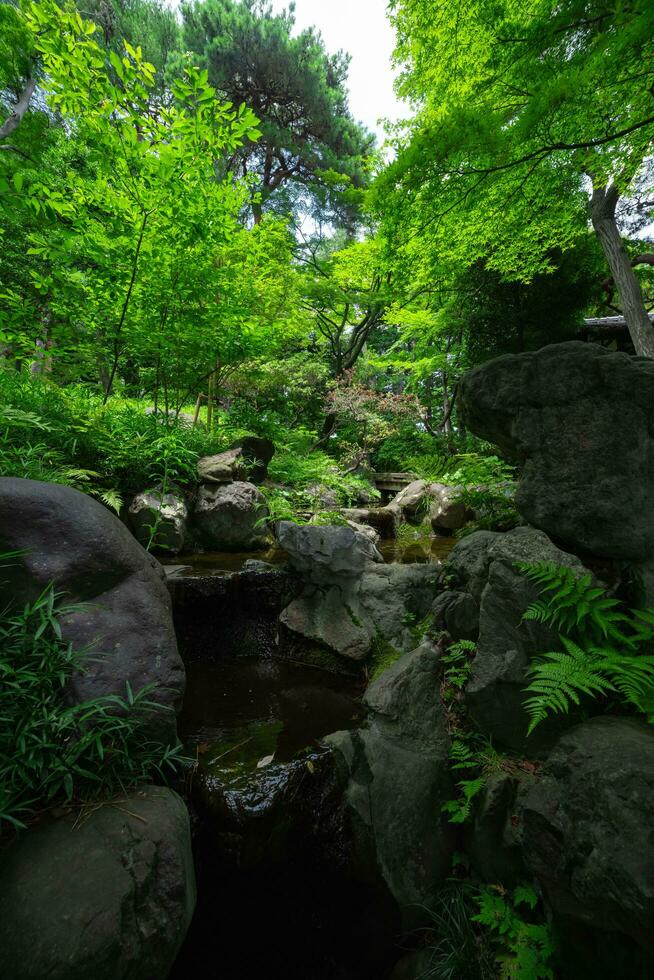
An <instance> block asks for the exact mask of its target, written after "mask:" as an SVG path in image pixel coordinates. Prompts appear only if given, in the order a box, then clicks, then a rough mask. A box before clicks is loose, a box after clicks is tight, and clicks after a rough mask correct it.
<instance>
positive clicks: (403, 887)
mask: <svg viewBox="0 0 654 980" xmlns="http://www.w3.org/2000/svg"><path fill="white" fill-rule="evenodd" d="M437 669H438V653H437V651H436V649H435V648H434V646H433V645H432V644H431V643H429V642H428V641H425V642H423V644H422V645H421V646H420V647H418V648H417V649H416V650H414V651H413V652H411V653H408V654H407V655H406V656H404V657H402V658H401V659H400V660H398V661H397V662H396V663H395V664H394V665H393V666H392V667H390V668H389V669H388V670H386V671H385V672H384V673H383V674H382V675H381V677H379V679H378V680H377V681H375V682H374V683H373V684H372V685H371V686H370V687H369V688H368V690H367V692H366V695H365V698H364V702H365V705H366V707H367V709H368V712H369V717H368V720H367V721H366V723H365V724H364V726H363V727H362V728H361V729H359V730H358V731H356V730H355V731H349V732H337V733H335V734H333V735H330V736H328V738H327V739H326V741H327V744H328V745H330V746H331V748H332V749H333V751H334V754H335V757H336V760H337V772H338V774H339V778H340V781H341V784H342V786H343V787H344V793H345V806H346V812H347V814H348V816H349V819H350V822H351V826H352V829H353V832H354V840H355V842H356V844H355V847H356V851H357V854H356V860H355V866H357V867H358V868H359V869H360V871H361V873H363V874H366V873H367V874H368V875H369V876H370V877H372V876H374V875H380V876H381V878H382V880H383V882H384V883H385V885H386V887H387V888H388V890H389V892H390V893H391V895H392V896H393V898H394V899H395V902H396V903H397V905H398V906H399V909H400V910H401V912H402V917H403V921H404V925H405V927H407V928H411V927H413V926H415V925H416V924H418V923H419V922H421V920H422V919H423V918H424V910H425V907H429V906H430V905H432V904H433V902H434V901H435V898H436V895H437V893H438V890H439V888H440V887H441V885H442V883H443V881H444V880H445V878H446V877H447V875H448V874H449V871H450V862H451V854H452V848H453V846H454V841H453V834H452V828H451V826H450V825H448V824H447V823H446V822H445V821H444V820H442V819H441V806H442V804H443V803H444V802H445V801H446V800H448V799H451V797H452V795H453V788H452V784H451V779H450V775H449V769H448V753H449V749H450V739H449V736H448V734H447V728H446V724H445V718H444V712H443V708H442V705H441V701H440V696H439V690H438V684H437V683H436V682H435V678H436V677H437Z"/></svg>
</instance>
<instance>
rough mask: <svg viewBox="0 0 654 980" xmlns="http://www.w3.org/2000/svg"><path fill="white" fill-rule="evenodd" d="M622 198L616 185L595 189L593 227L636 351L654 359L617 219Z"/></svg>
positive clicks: (653, 338) (653, 334)
mask: <svg viewBox="0 0 654 980" xmlns="http://www.w3.org/2000/svg"><path fill="white" fill-rule="evenodd" d="M619 196H620V194H619V191H618V189H617V187H616V186H615V185H614V184H611V185H610V186H609V187H593V196H592V199H591V218H592V222H593V228H594V229H595V233H596V235H597V237H598V239H599V242H600V245H601V246H602V250H603V252H604V255H605V257H606V261H607V262H608V265H609V268H610V270H611V274H612V276H613V279H614V281H615V284H616V286H617V289H618V293H619V294H620V300H621V302H622V309H623V312H624V318H625V320H626V321H627V327H628V329H629V336H630V337H631V340H632V342H633V345H634V348H635V351H636V353H637V354H640V355H641V356H642V357H651V358H654V329H653V328H652V324H651V323H650V319H649V316H648V314H647V310H646V308H645V300H644V299H643V293H642V290H641V288H640V283H639V282H638V279H637V278H636V275H635V273H634V270H633V267H632V265H631V260H630V258H629V256H628V255H627V250H626V249H625V247H624V243H623V241H622V236H621V235H620V231H619V229H618V225H617V222H616V220H615V209H616V205H617V203H618V198H619Z"/></svg>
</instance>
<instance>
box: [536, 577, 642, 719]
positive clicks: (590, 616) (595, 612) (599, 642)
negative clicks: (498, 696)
mask: <svg viewBox="0 0 654 980" xmlns="http://www.w3.org/2000/svg"><path fill="white" fill-rule="evenodd" d="M518 567H519V568H520V569H521V571H523V572H524V573H525V574H526V575H527V577H528V578H529V579H530V580H531V581H532V582H534V583H535V584H536V585H537V586H539V587H540V590H541V592H542V593H544V594H546V595H547V599H546V600H543V599H541V600H538V601H536V602H535V603H532V605H530V606H529V608H528V609H527V610H526V612H525V614H524V617H523V619H524V620H525V621H527V622H528V621H536V622H540V623H544V624H546V625H547V626H551V627H552V628H553V629H556V630H559V631H560V636H559V639H560V642H561V645H562V647H563V649H562V650H555V651H552V652H549V653H544V654H543V655H542V656H540V657H538V658H537V660H536V661H535V663H534V664H533V666H532V667H531V668H530V669H529V675H530V676H531V677H532V678H533V679H532V680H531V682H530V683H529V685H528V686H527V688H526V691H527V693H528V694H529V695H530V696H529V697H528V698H527V699H526V700H525V707H526V708H527V711H528V713H529V718H530V721H529V729H528V731H529V733H531V732H532V731H533V730H534V728H535V727H536V726H537V725H538V724H540V722H542V721H543V720H544V719H545V718H546V717H547V716H548V715H550V714H556V713H558V714H567V713H568V712H569V711H570V709H571V707H572V706H575V705H580V704H581V698H582V696H583V695H587V696H589V697H606V696H607V695H619V696H620V697H621V698H622V700H623V701H624V702H625V703H626V704H628V705H630V706H632V707H633V708H635V709H636V710H637V711H639V712H642V713H643V714H645V715H646V716H647V719H648V721H649V722H650V723H654V655H652V654H651V653H650V652H648V651H649V650H651V644H652V641H653V640H654V610H625V609H623V607H622V606H621V604H620V603H619V602H618V600H617V599H611V598H609V597H608V596H607V595H606V593H605V591H604V589H602V588H599V587H595V586H593V584H592V576H591V575H590V574H586V575H577V574H576V573H575V572H574V571H573V570H572V569H569V568H566V567H564V566H557V565H555V564H553V563H548V562H543V563H539V564H535V565H532V564H527V563H521V564H519V565H518Z"/></svg>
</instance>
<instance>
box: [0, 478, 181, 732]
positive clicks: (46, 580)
mask: <svg viewBox="0 0 654 980" xmlns="http://www.w3.org/2000/svg"><path fill="white" fill-rule="evenodd" d="M2 551H21V552H23V554H22V555H21V556H20V557H19V558H17V559H16V560H15V562H13V563H12V564H10V565H7V566H6V567H5V568H4V569H3V574H2V578H3V580H4V581H6V582H8V586H9V587H8V590H7V593H6V595H5V600H6V598H8V597H11V598H13V599H14V600H15V601H16V602H17V603H20V604H22V603H24V602H26V601H27V600H29V599H34V598H35V597H36V596H37V595H38V594H39V593H40V592H42V591H43V589H45V588H46V586H48V585H49V584H50V583H51V582H53V583H54V585H55V587H56V589H57V590H58V591H59V592H63V593H64V594H65V596H66V598H67V599H68V600H69V601H71V602H73V603H83V604H84V605H83V606H82V607H81V608H80V609H79V610H78V611H76V612H73V613H69V614H68V615H66V617H65V618H64V619H63V621H62V634H63V637H64V639H65V640H67V641H70V642H71V643H72V645H73V647H74V648H75V649H78V650H80V649H82V650H87V649H88V650H89V654H90V655H89V658H88V660H87V670H86V672H85V673H83V674H80V675H78V676H77V677H76V678H75V680H74V683H73V687H72V691H71V694H72V696H73V697H75V698H76V699H77V700H79V701H83V700H87V699H89V698H95V697H98V696H101V695H105V694H120V695H123V696H124V694H125V683H126V681H129V683H130V685H131V687H132V690H133V691H135V692H136V691H139V690H140V689H141V688H143V687H144V686H145V685H146V684H152V685H154V686H153V690H152V692H151V694H150V695H149V697H150V699H151V700H155V701H158V702H159V703H160V704H161V705H162V706H163V707H164V709H165V710H162V711H161V712H158V713H156V715H154V716H153V718H152V733H151V735H152V737H156V738H160V739H162V740H163V741H166V742H168V741H174V739H175V737H176V720H175V712H176V710H178V709H179V707H180V705H181V700H182V695H183V693H184V666H183V664H182V661H181V658H180V656H179V653H178V651H177V641H176V639H175V631H174V628H173V621H172V613H171V603H170V596H169V594H168V590H167V588H166V583H165V575H164V573H163V570H162V568H161V565H160V564H159V562H158V561H156V559H154V558H153V557H152V556H151V555H149V554H148V553H147V552H146V551H144V550H143V548H142V547H141V545H140V544H138V542H137V541H135V540H134V538H133V537H132V535H131V534H130V532H129V531H128V529H127V528H126V527H125V526H124V524H122V523H121V522H120V521H119V520H118V518H117V517H115V516H114V515H113V514H112V513H111V512H110V511H109V510H107V508H106V507H103V506H102V504H100V503H99V502H98V501H97V500H94V499H93V498H92V497H88V496H86V494H83V493H80V492H79V491H78V490H72V489H71V488H70V487H64V486H59V485H57V484H52V483H41V482H38V481H36V480H20V479H15V478H13V477H5V478H0V552H2Z"/></svg>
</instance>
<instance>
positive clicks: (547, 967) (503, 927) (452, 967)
mask: <svg viewBox="0 0 654 980" xmlns="http://www.w3.org/2000/svg"><path fill="white" fill-rule="evenodd" d="M425 912H426V915H427V918H428V920H429V925H428V927H427V930H421V933H422V935H421V939H422V941H423V949H424V952H423V956H424V966H423V961H421V967H422V969H421V972H420V974H419V980H497V978H498V977H500V978H502V980H552V977H553V976H554V973H553V970H552V966H551V961H552V957H553V955H554V952H555V944H554V941H553V938H552V933H551V930H550V927H549V925H548V923H547V922H546V920H545V916H544V911H543V909H542V906H541V904H540V902H539V899H538V895H537V894H536V892H535V891H534V889H533V888H531V887H530V886H529V885H518V887H516V888H515V889H513V890H511V891H509V890H507V889H506V888H504V887H503V886H502V885H496V884H485V885H478V884H475V883H473V882H471V881H456V880H452V881H451V882H450V883H449V885H448V886H447V887H446V888H444V889H443V891H442V892H441V893H440V895H439V896H438V900H437V902H436V904H435V905H434V907H433V908H432V909H429V910H425Z"/></svg>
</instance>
